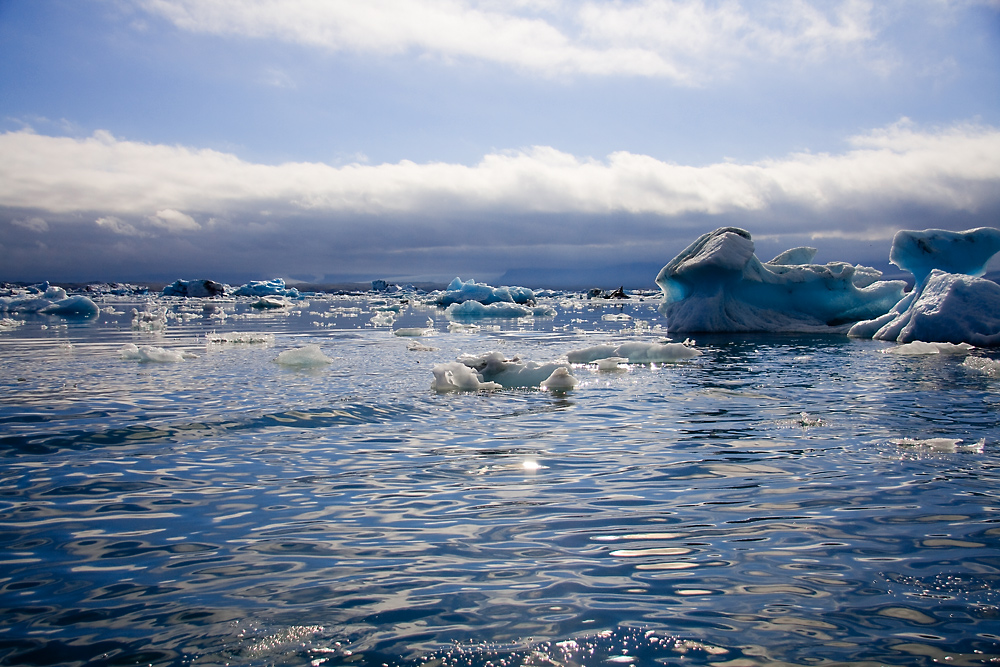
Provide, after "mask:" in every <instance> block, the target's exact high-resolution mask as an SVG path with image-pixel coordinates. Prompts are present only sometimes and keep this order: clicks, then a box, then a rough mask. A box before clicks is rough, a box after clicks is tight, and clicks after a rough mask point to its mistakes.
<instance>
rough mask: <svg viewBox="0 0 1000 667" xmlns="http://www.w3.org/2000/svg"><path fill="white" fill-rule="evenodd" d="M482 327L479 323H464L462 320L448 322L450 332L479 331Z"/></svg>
mask: <svg viewBox="0 0 1000 667" xmlns="http://www.w3.org/2000/svg"><path fill="white" fill-rule="evenodd" d="M480 328H481V327H480V326H479V325H478V324H463V323H462V322H449V323H448V332H449V333H470V334H471V333H479V330H480Z"/></svg>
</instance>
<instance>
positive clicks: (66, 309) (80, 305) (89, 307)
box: [38, 294, 101, 317]
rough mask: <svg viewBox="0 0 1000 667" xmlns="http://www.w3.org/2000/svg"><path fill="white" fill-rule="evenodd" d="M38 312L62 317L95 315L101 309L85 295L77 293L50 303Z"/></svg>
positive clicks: (98, 313) (99, 312)
mask: <svg viewBox="0 0 1000 667" xmlns="http://www.w3.org/2000/svg"><path fill="white" fill-rule="evenodd" d="M38 312H40V313H42V314H43V315H61V316H63V317H96V316H97V315H100V314H101V309H100V308H99V307H98V305H97V304H96V303H94V302H93V301H91V300H90V299H88V298H87V297H85V296H83V295H79V294H78V295H75V296H68V297H66V298H65V299H59V300H58V301H55V302H53V303H50V304H49V305H47V306H45V307H44V308H42V309H41V310H39V311H38Z"/></svg>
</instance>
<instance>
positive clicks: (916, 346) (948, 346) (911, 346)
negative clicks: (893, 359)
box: [882, 340, 976, 356]
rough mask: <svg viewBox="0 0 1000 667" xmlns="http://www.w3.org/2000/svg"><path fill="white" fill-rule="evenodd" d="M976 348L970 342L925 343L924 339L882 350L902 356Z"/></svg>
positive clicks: (953, 352) (966, 351) (959, 351)
mask: <svg viewBox="0 0 1000 667" xmlns="http://www.w3.org/2000/svg"><path fill="white" fill-rule="evenodd" d="M974 349H976V348H975V347H973V346H972V345H969V344H968V343H957V344H956V343H925V342H924V341H922V340H915V341H913V342H912V343H905V344H903V345H897V346H896V347H890V348H888V349H885V350H882V352H883V353H884V354H898V355H902V356H915V355H923V354H968V353H969V351H970V350H974Z"/></svg>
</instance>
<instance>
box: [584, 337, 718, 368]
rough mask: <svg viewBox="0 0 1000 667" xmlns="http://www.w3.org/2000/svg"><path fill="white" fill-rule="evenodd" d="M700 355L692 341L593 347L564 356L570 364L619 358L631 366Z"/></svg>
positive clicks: (642, 342)
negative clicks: (625, 360)
mask: <svg viewBox="0 0 1000 667" xmlns="http://www.w3.org/2000/svg"><path fill="white" fill-rule="evenodd" d="M699 355H701V351H700V350H697V349H695V347H694V345H693V341H684V342H683V343H670V342H668V343H648V342H645V341H629V342H625V343H620V344H618V345H614V344H608V345H595V346H593V347H587V348H584V349H582V350H573V351H571V352H569V353H568V354H567V355H566V358H567V359H568V360H569V362H570V363H571V364H592V363H594V362H596V361H597V360H599V359H607V358H610V357H620V358H624V359H627V360H628V362H629V363H632V364H659V363H668V362H673V361H683V360H685V359H691V358H694V357H697V356H699Z"/></svg>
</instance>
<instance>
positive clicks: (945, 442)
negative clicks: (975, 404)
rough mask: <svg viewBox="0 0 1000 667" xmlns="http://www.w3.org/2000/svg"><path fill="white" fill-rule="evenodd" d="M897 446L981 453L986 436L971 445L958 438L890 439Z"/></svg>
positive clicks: (936, 450)
mask: <svg viewBox="0 0 1000 667" xmlns="http://www.w3.org/2000/svg"><path fill="white" fill-rule="evenodd" d="M889 442H891V443H892V444H894V445H896V446H897V447H913V448H916V449H927V450H930V451H933V452H948V453H954V452H973V453H977V454H981V453H982V452H983V449H984V448H985V446H986V438H982V439H981V440H979V441H978V442H976V443H974V444H971V445H963V444H962V442H963V441H962V440H961V439H960V438H924V439H914V438H897V439H895V440H890V441H889Z"/></svg>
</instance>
